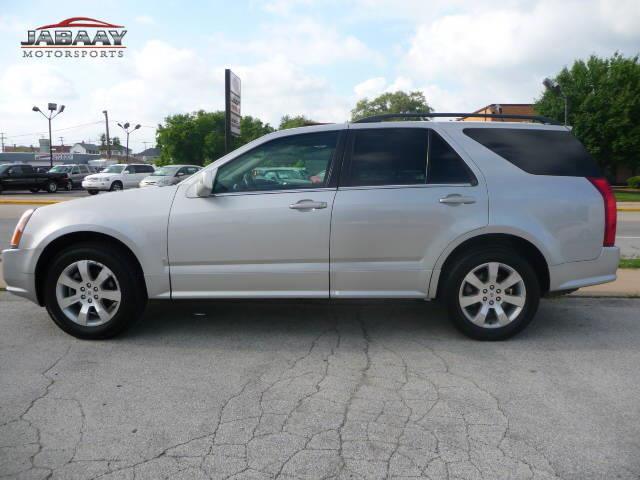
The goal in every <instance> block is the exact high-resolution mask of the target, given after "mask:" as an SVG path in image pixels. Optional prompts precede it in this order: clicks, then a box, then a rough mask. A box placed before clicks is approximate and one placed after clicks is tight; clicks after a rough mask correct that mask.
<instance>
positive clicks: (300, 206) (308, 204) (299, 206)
mask: <svg viewBox="0 0 640 480" xmlns="http://www.w3.org/2000/svg"><path fill="white" fill-rule="evenodd" d="M289 208H291V209H292V210H319V209H321V208H327V202H314V201H313V200H308V199H305V200H300V201H299V202H297V203H292V204H291V205H289Z"/></svg>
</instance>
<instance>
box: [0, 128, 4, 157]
mask: <svg viewBox="0 0 640 480" xmlns="http://www.w3.org/2000/svg"><path fill="white" fill-rule="evenodd" d="M0 142H2V152H3V153H4V132H0Z"/></svg>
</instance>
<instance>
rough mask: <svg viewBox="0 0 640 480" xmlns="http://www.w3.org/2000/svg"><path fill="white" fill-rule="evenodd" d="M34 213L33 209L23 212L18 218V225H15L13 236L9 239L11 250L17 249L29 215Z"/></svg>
mask: <svg viewBox="0 0 640 480" xmlns="http://www.w3.org/2000/svg"><path fill="white" fill-rule="evenodd" d="M35 211H36V209H35V208H30V209H29V210H27V211H26V212H24V213H23V214H22V216H21V217H20V220H18V224H17V225H16V228H15V230H14V231H13V236H12V237H11V248H18V245H20V240H21V239H22V234H23V233H24V229H25V227H26V226H27V223H28V222H29V219H30V218H31V215H33V212H35Z"/></svg>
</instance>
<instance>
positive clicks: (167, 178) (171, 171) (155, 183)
mask: <svg viewBox="0 0 640 480" xmlns="http://www.w3.org/2000/svg"><path fill="white" fill-rule="evenodd" d="M201 169H202V167H199V166H197V165H166V166H164V167H160V168H158V169H157V170H156V171H155V172H153V173H152V174H151V175H149V176H148V177H145V178H144V179H143V180H142V181H141V182H140V188H143V187H168V186H169V185H176V184H178V183H180V182H181V181H183V180H184V179H186V178H189V177H190V176H191V175H193V174H194V173H197V172H199V171H200V170H201Z"/></svg>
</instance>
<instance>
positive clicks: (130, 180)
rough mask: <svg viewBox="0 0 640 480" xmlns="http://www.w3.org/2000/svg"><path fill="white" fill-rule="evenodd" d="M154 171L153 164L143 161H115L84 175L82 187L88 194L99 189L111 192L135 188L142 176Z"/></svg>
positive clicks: (92, 193)
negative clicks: (94, 172) (128, 162)
mask: <svg viewBox="0 0 640 480" xmlns="http://www.w3.org/2000/svg"><path fill="white" fill-rule="evenodd" d="M154 171H155V170H154V168H153V166H151V165H145V164H143V163H135V164H134V163H132V164H126V163H117V164H115V165H109V166H108V167H107V168H106V169H105V170H103V171H102V172H100V173H96V174H93V175H88V176H86V177H85V179H84V180H83V182H82V188H84V189H86V190H87V192H89V195H96V194H97V193H98V192H99V191H101V190H102V191H109V192H113V191H119V190H124V189H125V188H136V187H137V186H138V184H139V183H140V181H141V180H142V179H143V178H145V177H146V176H148V175H149V174H150V173H153V172H154Z"/></svg>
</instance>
